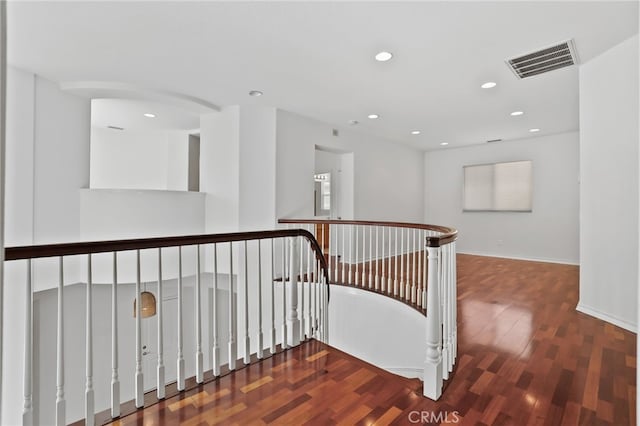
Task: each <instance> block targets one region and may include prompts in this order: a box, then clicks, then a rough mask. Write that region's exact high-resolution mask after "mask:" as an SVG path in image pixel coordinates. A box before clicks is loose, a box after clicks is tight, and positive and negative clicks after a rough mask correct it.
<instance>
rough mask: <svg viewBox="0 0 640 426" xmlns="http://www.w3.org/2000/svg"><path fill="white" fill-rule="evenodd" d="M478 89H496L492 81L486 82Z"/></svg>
mask: <svg viewBox="0 0 640 426" xmlns="http://www.w3.org/2000/svg"><path fill="white" fill-rule="evenodd" d="M480 87H482V88H483V89H491V88H492V87H496V83H494V82H493V81H487V82H486V83H484V84H483V85H482V86H480Z"/></svg>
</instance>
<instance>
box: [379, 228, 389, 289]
mask: <svg viewBox="0 0 640 426" xmlns="http://www.w3.org/2000/svg"><path fill="white" fill-rule="evenodd" d="M384 235H385V230H384V227H383V228H382V243H381V245H382V256H381V259H380V262H381V263H382V273H381V276H380V290H381V291H382V292H383V293H385V292H386V291H387V277H386V274H387V270H386V265H387V262H385V257H384V248H385V239H384Z"/></svg>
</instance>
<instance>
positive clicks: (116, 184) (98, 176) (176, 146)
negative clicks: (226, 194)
mask: <svg viewBox="0 0 640 426" xmlns="http://www.w3.org/2000/svg"><path fill="white" fill-rule="evenodd" d="M188 156H189V135H188V132H186V131H177V130H173V131H169V130H152V129H125V130H114V129H109V128H102V127H96V126H93V127H92V128H91V188H118V189H160V190H162V189H171V190H181V191H186V190H187V174H188V163H189V159H188Z"/></svg>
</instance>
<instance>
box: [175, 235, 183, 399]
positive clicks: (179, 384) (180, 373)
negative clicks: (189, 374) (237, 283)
mask: <svg viewBox="0 0 640 426" xmlns="http://www.w3.org/2000/svg"><path fill="white" fill-rule="evenodd" d="M183 328H184V327H183V324H182V247H178V357H177V360H176V364H177V365H176V371H177V376H178V377H177V383H176V386H177V388H178V390H179V391H183V390H184V380H185V377H184V376H185V371H184V353H183V350H182V347H183V343H184V336H183Z"/></svg>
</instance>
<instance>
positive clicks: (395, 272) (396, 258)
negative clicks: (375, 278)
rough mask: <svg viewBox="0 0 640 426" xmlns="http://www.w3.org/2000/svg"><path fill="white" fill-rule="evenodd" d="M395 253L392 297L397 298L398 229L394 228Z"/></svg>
mask: <svg viewBox="0 0 640 426" xmlns="http://www.w3.org/2000/svg"><path fill="white" fill-rule="evenodd" d="M395 244H396V251H395V260H396V261H395V267H394V268H393V295H394V296H398V285H399V283H398V276H399V275H398V260H399V259H398V255H399V253H398V228H396V242H395Z"/></svg>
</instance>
